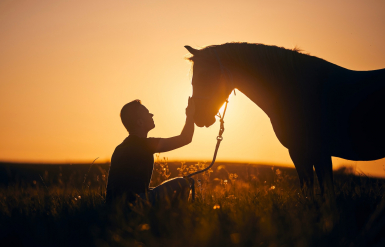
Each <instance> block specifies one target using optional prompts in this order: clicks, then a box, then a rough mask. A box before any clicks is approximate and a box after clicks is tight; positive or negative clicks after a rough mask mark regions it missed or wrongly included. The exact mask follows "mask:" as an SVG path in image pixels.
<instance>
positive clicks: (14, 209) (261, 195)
mask: <svg viewBox="0 0 385 247" xmlns="http://www.w3.org/2000/svg"><path fill="white" fill-rule="evenodd" d="M169 166H170V165H169V164H168V163H167V160H165V159H164V160H159V159H158V161H157V163H156V166H155V171H154V177H153V182H152V183H153V185H156V184H157V183H160V182H161V181H163V180H164V179H166V178H170V176H171V175H170V174H171V172H170V170H171V168H170V167H169ZM204 166H205V164H204V163H203V164H202V163H198V164H196V165H195V164H190V165H186V164H182V165H181V166H179V167H178V168H179V169H178V170H177V172H178V173H179V174H182V175H183V173H185V172H187V173H189V172H193V170H196V169H201V168H202V167H204ZM102 178H103V177H102V176H100V177H99V178H98V179H99V180H98V181H97V182H99V183H93V184H92V183H90V182H85V183H83V184H82V185H81V186H77V187H76V186H73V183H70V181H67V182H65V181H61V183H56V184H49V185H47V183H43V181H44V180H47V178H45V179H44V177H42V181H41V182H39V181H35V182H33V183H30V184H24V185H23V186H22V185H18V184H15V185H8V187H5V188H2V189H0V241H1V243H2V246H7V244H8V243H9V245H8V246H18V245H19V246H367V245H370V244H372V245H376V244H377V245H378V246H381V245H382V244H384V243H385V241H384V237H383V236H384V235H383V233H384V228H383V226H382V222H384V217H383V215H382V214H383V211H381V210H379V209H377V211H376V208H380V207H381V206H380V205H381V201H382V198H383V195H384V189H385V183H384V181H383V180H381V179H374V178H368V177H365V176H361V177H358V176H354V175H352V174H349V173H346V172H345V173H344V172H342V171H341V172H339V173H336V174H335V191H336V194H337V204H338V215H339V216H340V220H339V222H334V221H333V220H332V212H331V211H330V210H329V209H328V207H326V206H325V204H324V203H323V202H322V200H321V198H320V197H319V196H318V197H317V198H316V200H315V201H314V202H313V201H310V200H309V199H307V198H305V197H303V196H302V194H301V193H300V189H299V187H298V178H297V176H296V175H295V172H293V170H290V169H283V168H274V167H271V168H270V167H254V168H253V169H249V168H248V167H242V168H241V167H236V166H231V165H227V166H226V165H219V166H216V167H215V168H214V169H213V170H211V171H209V172H206V173H205V174H203V175H199V176H198V177H197V178H196V181H197V183H196V184H197V187H196V192H197V195H196V200H195V202H193V203H191V202H190V203H187V204H181V205H179V206H171V205H169V204H165V205H162V206H160V205H157V206H149V205H147V204H145V203H139V204H137V205H132V204H129V203H127V202H125V200H124V198H122V200H121V201H120V202H117V203H116V204H115V205H112V206H111V207H107V206H106V205H105V204H104V198H105V183H106V181H105V179H102ZM44 184H45V185H44ZM381 213H382V214H381Z"/></svg>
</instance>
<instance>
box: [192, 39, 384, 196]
mask: <svg viewBox="0 0 385 247" xmlns="http://www.w3.org/2000/svg"><path fill="white" fill-rule="evenodd" d="M185 47H186V49H187V50H188V51H189V52H190V53H191V54H192V55H193V56H192V57H190V58H188V59H189V60H190V61H191V62H193V78H192V86H193V98H194V99H195V106H196V113H195V124H196V125H197V126H198V127H203V126H206V127H209V126H211V125H212V124H213V123H214V122H215V115H216V113H217V112H218V110H219V109H220V107H221V106H222V105H223V103H224V101H225V100H226V99H227V97H228V95H229V94H230V93H231V92H232V90H234V89H235V88H236V89H238V90H239V91H241V92H242V93H244V94H245V95H246V96H247V97H248V98H249V99H250V100H252V101H253V102H254V103H255V104H257V105H258V106H259V107H260V108H261V109H262V110H263V111H264V112H265V113H266V114H267V115H268V116H269V118H270V121H271V124H272V126H273V129H274V132H275V134H276V136H277V138H278V140H279V141H280V142H281V144H282V145H283V146H285V147H286V148H288V150H289V153H290V157H291V159H292V161H293V163H294V165H295V168H296V170H297V173H298V176H299V180H300V185H301V188H302V189H303V190H304V192H305V193H306V194H309V193H310V195H311V196H312V197H313V193H314V189H313V183H314V175H313V166H314V168H315V171H316V174H317V177H318V181H319V184H320V188H321V193H322V194H324V195H325V196H326V198H329V199H331V200H334V198H335V197H334V187H333V173H332V160H331V157H332V156H336V157H341V158H344V159H349V160H375V159H380V158H383V157H385V128H384V127H385V118H384V117H383V114H385V69H380V70H373V71H353V70H349V69H346V68H343V67H340V66H338V65H335V64H333V63H330V62H328V61H325V60H323V59H320V58H318V57H315V56H310V55H307V54H303V53H301V52H300V50H298V49H293V50H289V49H285V48H282V47H277V46H268V45H263V44H249V43H226V44H222V45H212V46H208V47H205V48H203V49H200V50H197V49H194V48H192V47H190V46H185ZM250 131H252V130H250ZM305 188H309V189H308V190H306V189H305Z"/></svg>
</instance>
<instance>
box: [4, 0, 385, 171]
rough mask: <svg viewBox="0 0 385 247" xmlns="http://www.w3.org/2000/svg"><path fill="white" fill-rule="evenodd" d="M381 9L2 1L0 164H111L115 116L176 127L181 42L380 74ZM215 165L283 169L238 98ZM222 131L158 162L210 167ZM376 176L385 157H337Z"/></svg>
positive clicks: (384, 18)
mask: <svg viewBox="0 0 385 247" xmlns="http://www.w3.org/2000/svg"><path fill="white" fill-rule="evenodd" d="M384 9H385V3H384V2H383V1H369V2H367V1H337V2H336V1H331V0H328V1H322V2H320V1H279V0H277V1H238V2H235V1H219V0H216V1H202V0H198V1H180V0H179V1H176V0H172V1H153V0H147V1H126V0H116V1H95V0H92V1H91V0H84V1H74V0H65V1H64V0H55V1H48V0H44V1H42V0H37V1H26V0H21V1H11V0H3V1H1V2H0V33H1V35H0V106H1V108H0V116H1V121H0V140H1V142H0V160H8V161H33V162H70V161H82V162H91V161H92V160H93V159H95V158H96V157H100V160H109V158H110V155H111V154H112V152H113V150H114V148H115V146H116V145H117V144H119V143H120V142H121V141H122V140H123V139H124V137H125V136H126V134H127V133H126V131H125V129H124V128H123V126H122V125H121V123H120V120H119V111H120V108H121V107H122V106H123V105H124V104H125V103H127V102H129V101H131V100H133V99H141V100H142V102H143V104H144V105H145V106H146V107H148V108H149V109H150V111H151V112H152V113H154V114H155V117H154V119H155V123H156V126H157V127H156V128H155V129H154V130H153V131H152V132H150V135H151V136H156V137H169V136H173V135H177V134H179V132H180V130H181V129H182V127H183V124H184V120H185V115H184V109H185V107H186V105H187V98H188V96H189V95H191V84H190V82H191V74H190V68H191V65H190V64H189V63H188V62H187V61H185V60H184V59H183V58H184V57H185V56H186V55H187V51H186V50H185V48H184V47H183V46H184V45H191V46H193V47H200V46H205V45H211V44H221V43H225V42H230V41H247V42H251V43H265V44H274V45H278V46H284V47H287V48H293V47H294V46H299V47H301V48H302V49H304V50H305V51H306V52H310V53H311V54H312V55H316V56H319V57H321V58H324V59H326V60H328V61H331V62H333V63H336V64H338V65H340V66H343V67H346V68H349V69H356V70H372V69H380V68H383V67H385V48H384V45H383V44H384V40H385V28H384V24H385V15H383V10H384ZM226 115H227V116H226V132H225V133H224V141H223V143H222V146H221V148H220V151H219V154H218V159H219V160H230V161H243V162H267V163H284V164H291V163H292V162H291V160H290V157H289V155H288V152H287V150H286V149H285V148H284V147H283V146H282V145H281V144H280V143H279V142H278V140H277V138H276V137H275V135H274V132H273V129H272V127H271V125H270V123H269V119H268V117H267V116H266V115H265V114H264V113H263V112H262V110H261V109H259V108H258V107H257V106H256V105H254V104H253V103H252V102H251V101H249V100H248V99H247V98H246V97H245V96H244V95H243V94H242V93H240V92H238V93H237V96H236V97H232V98H231V101H230V104H229V106H228V112H227V113H226ZM217 132H218V123H216V124H215V125H214V126H213V127H211V128H209V129H200V128H197V129H196V134H195V136H194V140H193V143H192V144H190V145H189V146H187V147H184V148H181V149H179V150H175V151H173V152H169V153H166V154H164V156H166V157H169V159H173V160H197V159H199V160H206V161H208V160H210V159H211V157H212V152H213V149H214V145H215V137H216V135H217ZM334 163H335V164H349V165H354V166H356V165H357V167H359V169H361V170H363V171H364V172H366V173H369V174H372V175H377V176H383V175H385V172H384V170H383V165H384V164H385V161H384V160H379V161H373V162H352V161H344V160H341V159H335V162H334Z"/></svg>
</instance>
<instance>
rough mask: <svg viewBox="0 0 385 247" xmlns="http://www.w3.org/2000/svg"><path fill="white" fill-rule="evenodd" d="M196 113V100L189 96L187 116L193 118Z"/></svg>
mask: <svg viewBox="0 0 385 247" xmlns="http://www.w3.org/2000/svg"><path fill="white" fill-rule="evenodd" d="M194 114H195V102H194V99H193V98H191V97H188V106H187V108H186V116H187V117H191V118H193V117H194Z"/></svg>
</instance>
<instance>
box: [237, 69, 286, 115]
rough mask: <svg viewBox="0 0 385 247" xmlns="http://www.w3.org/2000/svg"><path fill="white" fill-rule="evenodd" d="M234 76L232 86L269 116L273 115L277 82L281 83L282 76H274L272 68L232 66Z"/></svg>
mask: <svg viewBox="0 0 385 247" xmlns="http://www.w3.org/2000/svg"><path fill="white" fill-rule="evenodd" d="M230 70H231V71H232V73H233V77H234V86H235V88H236V89H238V90H239V91H241V92H242V93H243V94H245V95H246V96H247V97H248V98H249V99H250V100H251V101H253V102H254V103H255V104H256V105H258V106H259V107H260V108H261V109H262V110H263V111H264V112H265V113H266V114H267V115H268V116H269V117H272V116H273V115H275V113H274V108H275V107H274V106H275V105H276V101H277V97H278V95H279V93H278V92H277V84H279V83H281V81H282V79H281V78H280V77H282V76H274V73H273V70H274V68H270V69H266V67H265V68H263V69H258V68H252V69H251V68H243V67H242V66H233V67H232V68H230Z"/></svg>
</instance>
